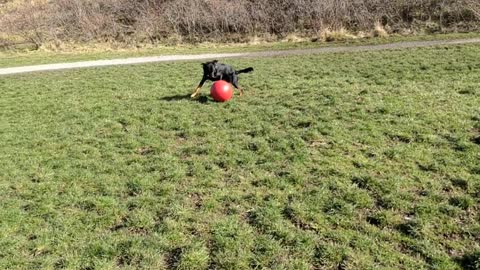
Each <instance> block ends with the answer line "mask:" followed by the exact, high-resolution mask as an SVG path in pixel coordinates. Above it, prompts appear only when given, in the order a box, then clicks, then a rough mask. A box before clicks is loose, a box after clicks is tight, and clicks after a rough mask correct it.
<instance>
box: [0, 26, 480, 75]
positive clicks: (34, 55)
mask: <svg viewBox="0 0 480 270" xmlns="http://www.w3.org/2000/svg"><path fill="white" fill-rule="evenodd" d="M479 37H480V33H475V32H472V33H453V34H437V35H419V36H392V37H389V38H365V39H347V40H344V41H335V42H309V41H305V42H272V43H261V44H212V43H206V44H197V45H179V46H158V47H152V48H139V49H131V48H130V49H128V48H127V49H116V50H115V49H110V50H106V48H95V47H93V48H89V47H86V48H84V50H85V51H82V49H81V48H80V49H76V50H73V51H59V52H54V51H48V50H39V51H3V52H2V51H0V68H1V67H16V66H25V65H39V64H51V63H62V62H76V61H88V60H103V59H116V58H125V57H143V56H155V55H172V54H182V55H184V54H200V53H233V52H253V51H267V50H289V49H299V48H300V49H306V48H320V47H334V46H358V45H376V44H385V43H392V42H402V41H418V40H448V39H466V38H479Z"/></svg>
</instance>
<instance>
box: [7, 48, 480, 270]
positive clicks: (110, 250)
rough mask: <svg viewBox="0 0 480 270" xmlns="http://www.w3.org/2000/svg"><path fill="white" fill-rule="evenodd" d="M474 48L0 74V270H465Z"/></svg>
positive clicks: (473, 211)
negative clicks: (214, 69)
mask: <svg viewBox="0 0 480 270" xmlns="http://www.w3.org/2000/svg"><path fill="white" fill-rule="evenodd" d="M479 55H480V46H479V45H468V46H451V47H441V48H429V49H416V50H403V51H388V52H369V53H344V54H323V55H317V56H301V57H287V58H262V59H241V60H229V61H228V62H229V63H231V64H233V65H234V66H235V67H238V68H244V67H248V66H253V67H255V72H253V73H251V74H242V76H241V79H240V84H241V85H243V86H244V87H245V89H246V94H245V95H244V96H243V97H242V98H238V96H237V97H235V98H234V99H233V100H232V101H230V102H228V103H222V104H219V103H215V102H213V101H212V100H211V99H210V98H209V97H207V93H208V88H209V86H210V84H206V85H205V87H204V89H203V95H204V96H203V97H201V98H200V99H199V100H196V101H192V100H190V99H189V98H188V95H189V94H190V93H191V91H192V90H193V89H194V88H195V86H196V84H197V83H198V81H199V80H200V76H201V67H200V65H199V62H182V63H168V64H167V63H166V64H149V65H136V66H122V67H109V68H101V69H82V70H70V71H63V72H52V73H35V74H24V75H19V76H3V77H0V91H1V94H2V95H1V98H0V149H1V151H0V217H1V218H0V269H62V268H67V269H117V268H126V269H247V268H258V269H262V268H263V269H267V268H268V269H462V268H463V269H478V268H477V267H480V246H479V242H480V214H479V212H480V211H479V210H480V89H479V85H480V61H479ZM191 74H195V76H193V77H192V76H191Z"/></svg>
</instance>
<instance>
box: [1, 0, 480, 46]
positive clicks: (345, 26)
mask: <svg viewBox="0 0 480 270" xmlns="http://www.w3.org/2000/svg"><path fill="white" fill-rule="evenodd" d="M13 3H14V4H13ZM0 14H1V16H0V44H1V43H3V44H4V45H5V44H8V43H11V42H15V41H29V42H31V43H33V44H36V45H37V46H41V45H44V44H47V43H48V44H62V43H65V42H74V43H87V42H115V43H122V44H139V43H178V42H199V41H233V42H240V41H248V40H249V39H251V38H253V37H257V38H258V37H261V38H263V39H279V38H285V37H287V36H288V35H292V34H295V35H299V36H305V37H317V38H324V39H325V38H326V39H328V37H332V33H337V32H340V34H337V35H341V36H345V33H356V34H358V33H361V35H364V34H365V33H367V35H376V36H385V35H387V34H391V33H412V32H452V31H470V30H474V29H475V30H476V29H479V28H480V26H479V24H480V4H479V1H478V0H343V1H340V0H257V1H255V0H235V1H231V0H137V1H134V0H54V1H40V0H37V1H32V0H17V1H8V0H0ZM342 32H343V33H342ZM333 36H335V35H333Z"/></svg>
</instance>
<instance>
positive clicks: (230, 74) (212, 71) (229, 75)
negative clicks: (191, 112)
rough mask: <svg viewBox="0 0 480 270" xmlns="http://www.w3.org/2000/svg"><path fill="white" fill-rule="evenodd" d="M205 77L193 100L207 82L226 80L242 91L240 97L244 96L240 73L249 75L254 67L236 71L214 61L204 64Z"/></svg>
mask: <svg viewBox="0 0 480 270" xmlns="http://www.w3.org/2000/svg"><path fill="white" fill-rule="evenodd" d="M202 66H203V77H202V80H201V81H200V84H199V85H198V86H197V88H196V89H195V91H194V92H193V94H192V95H191V97H192V98H194V97H196V96H198V94H200V89H201V88H202V86H203V84H204V83H205V81H207V80H210V81H219V80H224V81H227V82H229V83H231V84H233V86H234V87H235V88H237V89H238V90H240V96H241V95H243V89H242V88H240V86H238V74H240V73H249V72H252V71H253V68H252V67H249V68H246V69H242V70H239V71H236V70H234V69H233V68H232V67H231V66H229V65H225V64H222V63H218V60H213V61H211V62H207V63H203V64H202Z"/></svg>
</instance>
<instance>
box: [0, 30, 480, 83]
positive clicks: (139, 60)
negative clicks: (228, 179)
mask: <svg viewBox="0 0 480 270" xmlns="http://www.w3.org/2000/svg"><path fill="white" fill-rule="evenodd" d="M473 43H480V38H472V39H456V40H433V41H411V42H397V43H390V44H382V45H364V46H348V47H326V48H314V49H296V50H282V51H263V52H250V53H218V54H198V55H165V56H151V57H136V58H125V59H114V60H97V61H83V62H73V63H60V64H46V65H35V66H24V67H12V68H0V75H7V74H17V73H26V72H36V71H51V70H62V69H73V68H87V67H102V66H115V65H132V64H143V63H153V62H175V61H186V60H206V59H221V58H245V57H246V58H257V57H275V56H289V55H305V54H320V53H338V52H362V51H380V50H396V49H408V48H420V47H430V46H445V45H459V44H473Z"/></svg>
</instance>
